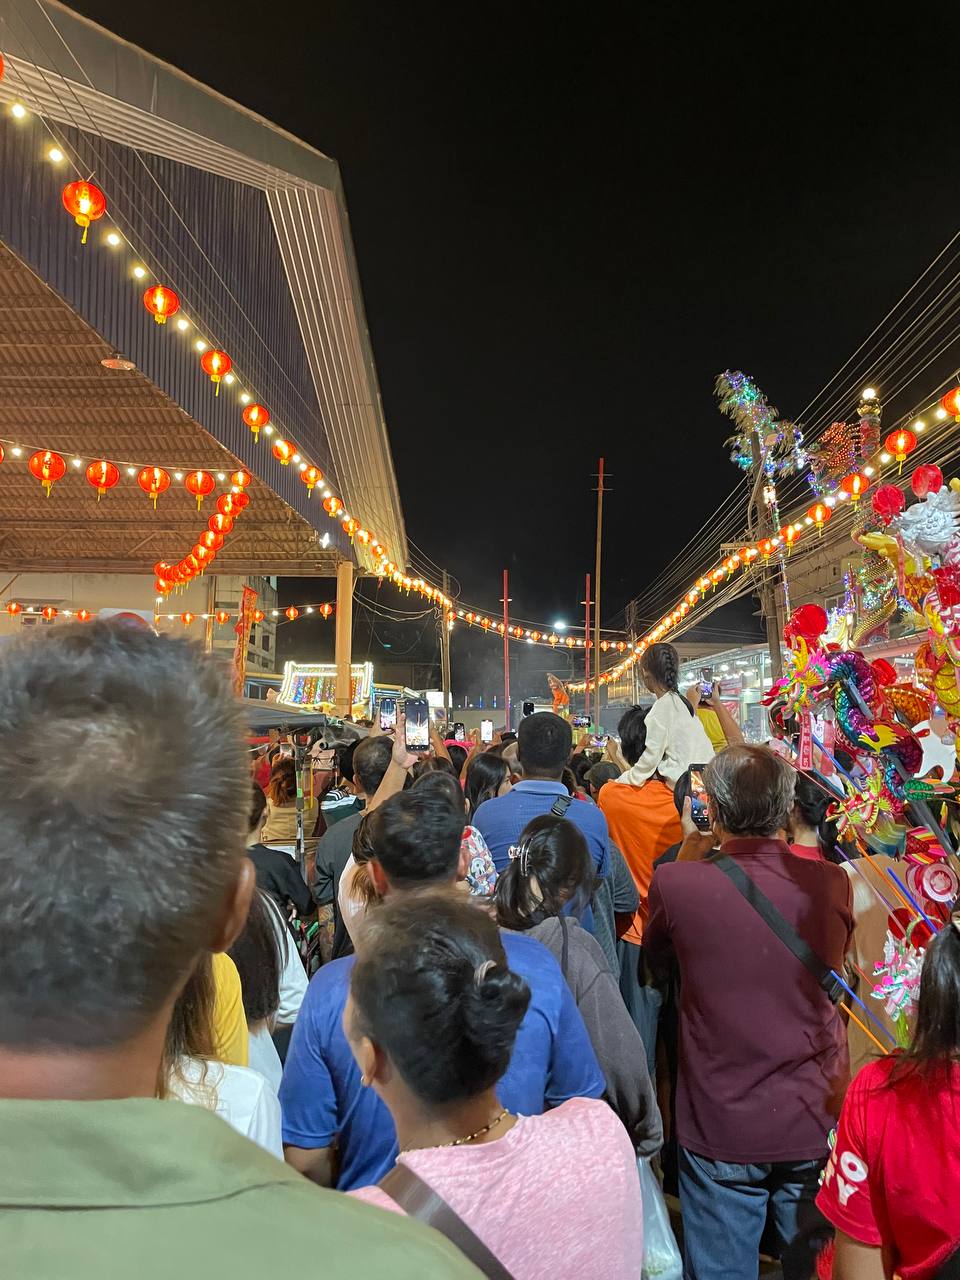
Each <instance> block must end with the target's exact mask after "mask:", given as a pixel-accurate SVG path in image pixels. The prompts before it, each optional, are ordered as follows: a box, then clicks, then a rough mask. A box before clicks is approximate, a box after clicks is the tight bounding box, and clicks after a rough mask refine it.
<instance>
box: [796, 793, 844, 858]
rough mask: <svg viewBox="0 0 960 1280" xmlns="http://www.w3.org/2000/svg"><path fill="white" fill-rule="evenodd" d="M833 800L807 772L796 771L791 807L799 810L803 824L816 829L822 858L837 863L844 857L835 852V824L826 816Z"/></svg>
mask: <svg viewBox="0 0 960 1280" xmlns="http://www.w3.org/2000/svg"><path fill="white" fill-rule="evenodd" d="M834 800H835V797H834V796H830V795H828V794H827V792H826V791H824V789H823V787H818V786H817V784H816V783H815V782H814V781H813V779H812V778H810V777H808V776H807V774H805V773H800V772H799V771H798V772H797V782H796V787H795V788H794V792H793V807H794V809H798V810H799V812H800V816H801V817H802V818H803V822H804V826H807V827H813V829H814V831H816V833H817V840H818V842H819V845H820V852H821V853H822V854H823V856H824V858H826V860H827V861H828V862H838V863H839V862H843V861H844V859H843V858H841V857H840V855H839V854H838V853H837V824H836V823H835V822H832V821H830V820H829V819H828V818H827V810H828V809H829V807H830V806H831V804H833V803H834Z"/></svg>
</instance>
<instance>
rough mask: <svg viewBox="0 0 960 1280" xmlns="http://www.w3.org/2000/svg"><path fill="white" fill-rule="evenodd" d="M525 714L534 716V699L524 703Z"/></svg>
mask: <svg viewBox="0 0 960 1280" xmlns="http://www.w3.org/2000/svg"><path fill="white" fill-rule="evenodd" d="M523 714H524V715H525V716H532V715H533V702H532V701H529V700H528V701H527V702H525V703H524V704H523Z"/></svg>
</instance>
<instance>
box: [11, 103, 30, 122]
mask: <svg viewBox="0 0 960 1280" xmlns="http://www.w3.org/2000/svg"><path fill="white" fill-rule="evenodd" d="M10 114H11V115H12V116H13V117H14V119H15V120H23V119H25V118H26V114H27V108H26V107H25V106H24V105H23V103H22V102H15V103H14V104H13V106H12V107H11V108H10Z"/></svg>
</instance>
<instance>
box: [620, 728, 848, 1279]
mask: <svg viewBox="0 0 960 1280" xmlns="http://www.w3.org/2000/svg"><path fill="white" fill-rule="evenodd" d="M795 779H796V774H795V772H794V770H793V769H792V768H791V767H790V765H789V764H787V762H786V761H785V760H782V759H780V757H779V756H777V755H775V754H774V753H773V752H772V751H770V750H769V749H768V748H766V747H759V746H737V747H728V748H727V750H726V751H722V752H721V753H720V754H719V755H718V756H716V757H715V758H714V759H713V760H712V761H710V763H709V764H707V766H706V768H705V769H704V770H703V786H704V790H705V794H706V804H707V811H708V814H709V817H710V823H711V826H712V829H713V840H715V841H716V843H717V844H718V845H719V852H718V853H717V854H715V855H712V856H709V851H708V850H705V852H707V853H708V856H706V857H705V858H704V859H703V860H702V861H686V860H683V861H681V860H678V861H676V862H674V863H672V864H668V865H663V866H659V867H658V868H657V870H656V871H655V873H654V876H653V882H652V884H651V887H650V896H649V915H648V918H647V922H646V927H645V929H644V935H643V945H644V952H645V954H646V957H647V960H648V962H649V964H650V965H651V968H652V969H653V971H654V972H655V973H657V972H660V973H666V972H669V968H670V962H671V961H672V960H674V959H675V961H676V964H677V967H678V969H679V975H680V1019H679V1040H680V1051H679V1077H678V1085H677V1106H676V1136H677V1141H678V1143H679V1148H680V1151H679V1164H680V1177H679V1182H680V1206H681V1211H682V1214H683V1225H684V1241H685V1249H686V1271H685V1273H684V1274H685V1275H686V1276H687V1277H688V1278H689V1280H720V1278H721V1277H724V1278H725V1277H728V1276H746V1275H756V1273H757V1258H758V1253H759V1248H760V1240H761V1236H763V1234H764V1229H765V1227H766V1226H767V1225H768V1223H769V1225H770V1226H772V1227H773V1228H774V1229H775V1231H776V1235H777V1236H778V1237H779V1243H780V1250H781V1261H782V1268H783V1276H784V1280H800V1278H801V1277H804V1278H806V1277H809V1276H810V1275H811V1274H812V1272H813V1259H814V1255H815V1250H816V1247H817V1246H818V1244H819V1241H817V1240H815V1239H814V1235H815V1233H816V1230H817V1223H818V1222H819V1221H820V1220H819V1218H818V1215H817V1213H816V1210H815V1208H814V1204H813V1202H814V1198H815V1196H816V1194H817V1185H818V1180H819V1177H820V1172H821V1170H822V1169H823V1166H824V1163H825V1161H826V1158H827V1155H828V1142H827V1136H828V1134H829V1132H830V1130H831V1129H832V1128H833V1126H834V1125H835V1124H836V1122H837V1117H838V1115H839V1112H840V1104H841V1101H842V1099H843V1094H844V1090H845V1089H846V1086H847V1082H848V1076H849V1070H848V1059H847V1038H846V1029H845V1027H844V1024H843V1021H842V1019H841V1018H840V1014H839V1011H838V1009H837V1005H836V1003H835V1001H836V999H837V997H838V994H839V991H840V987H839V983H838V982H837V980H836V978H835V976H834V974H836V973H842V971H843V963H844V956H845V955H846V952H847V948H848V946H849V943H850V938H851V935H852V932H853V907H852V901H851V889H850V881H849V879H848V878H847V876H845V875H844V873H843V871H841V870H840V868H839V867H836V866H834V865H832V864H831V863H828V862H824V861H813V860H809V859H804V858H798V857H797V856H796V855H795V854H794V853H792V852H791V851H790V846H789V845H788V844H787V843H786V841H785V840H784V838H783V834H784V831H785V829H786V827H787V825H788V823H789V821H790V814H791V810H792V808H793V800H794V785H795ZM611 785H613V784H611ZM606 790H607V788H605V789H604V791H606ZM691 838H692V837H691ZM700 839H702V840H703V842H704V843H705V844H707V845H709V844H711V843H712V840H711V836H710V835H704V836H702V837H700ZM761 913H763V914H761Z"/></svg>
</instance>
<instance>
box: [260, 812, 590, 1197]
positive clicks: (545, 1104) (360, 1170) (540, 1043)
mask: <svg viewBox="0 0 960 1280" xmlns="http://www.w3.org/2000/svg"><path fill="white" fill-rule="evenodd" d="M368 822H369V823H370V830H369V833H368V832H367V830H366V829H365V830H364V835H365V836H367V835H369V841H368V843H369V844H370V845H371V847H373V848H375V849H376V850H377V856H376V858H374V859H372V860H371V861H370V862H369V864H368V866H369V869H370V875H371V878H372V880H373V883H374V886H375V888H376V889H377V891H378V893H379V894H380V895H381V896H382V897H387V896H389V895H391V894H396V893H405V892H409V891H411V890H413V891H415V890H416V889H418V888H420V887H421V886H424V885H444V884H447V885H449V886H450V889H451V891H455V885H456V882H457V880H458V879H461V880H462V879H463V878H464V877H465V875H466V871H467V862H468V860H469V854H468V853H466V854H462V853H461V838H462V835H463V809H462V808H461V807H460V805H459V804H457V805H454V804H451V802H450V799H449V797H448V796H446V795H445V794H444V793H443V792H441V791H438V790H434V789H430V788H420V787H414V788H413V789H412V790H410V791H404V792H401V793H400V794H399V795H395V796H392V797H391V798H390V799H389V800H385V801H384V802H383V804H381V805H380V806H379V808H377V809H376V810H374V812H373V813H372V814H371V815H370V817H369V819H368ZM373 909H374V910H375V909H376V908H373ZM477 910H478V911H479V910H482V908H481V907H479V906H478V907H477ZM503 945H504V950H505V951H506V953H507V959H508V961H509V963H510V967H511V969H514V970H515V971H516V972H517V973H519V974H520V975H521V977H523V978H524V979H525V980H526V982H527V985H528V986H529V988H530V992H531V996H530V1007H529V1009H528V1010H527V1013H526V1015H525V1017H524V1020H523V1022H522V1023H521V1026H520V1031H519V1032H518V1034H517V1040H516V1044H515V1046H514V1050H513V1055H512V1057H511V1059H510V1066H509V1068H508V1069H507V1073H506V1075H505V1076H504V1077H503V1079H502V1081H501V1083H500V1086H499V1088H498V1090H497V1093H498V1096H499V1097H500V1099H501V1101H502V1103H503V1105H504V1106H505V1107H507V1108H509V1109H510V1110H511V1111H516V1112H519V1113H520V1114H522V1115H539V1114H540V1113H541V1112H543V1111H544V1110H546V1109H547V1108H549V1107H554V1106H558V1105H559V1104H560V1103H561V1102H564V1101H566V1100H567V1099H568V1098H572V1097H591V1098H597V1097H600V1096H602V1094H603V1092H604V1089H605V1082H604V1078H603V1073H602V1072H601V1070H600V1068H599V1066H598V1064H597V1059H596V1055H595V1054H594V1051H593V1047H592V1045H591V1043H590V1039H589V1037H588V1035H587V1031H586V1028H585V1027H584V1025H583V1019H582V1018H581V1017H580V1014H579V1012H578V1010H577V1007H576V1005H575V1003H574V1001H573V997H572V995H571V994H570V989H569V987H568V986H567V984H566V982H565V981H564V978H563V974H562V973H561V971H560V966H559V965H558V964H557V962H556V960H554V958H553V956H552V955H551V954H550V952H549V951H547V949H546V948H545V947H544V946H542V945H541V944H540V943H539V942H537V941H536V939H534V938H530V937H527V936H526V935H524V934H517V933H504V934H503ZM353 963H354V958H353V956H346V957H344V958H343V959H341V960H334V961H332V962H331V963H330V964H326V965H324V966H323V967H322V968H321V969H320V970H319V972H318V973H316V974H315V975H314V977H313V978H312V980H311V982H310V986H309V988H308V990H307V995H306V998H305V1000H304V1002H303V1005H302V1007H301V1009H300V1014H299V1017H298V1018H297V1022H296V1025H295V1027H294V1030H293V1039H292V1041H291V1044H290V1052H289V1054H288V1056H287V1061H286V1064H285V1067H284V1073H283V1083H282V1085H281V1089H280V1101H281V1105H282V1107H283V1140H284V1144H285V1145H284V1153H285V1155H286V1157H287V1159H288V1160H289V1161H290V1163H291V1164H293V1165H294V1167H295V1168H297V1169H300V1170H301V1172H303V1173H305V1174H306V1175H307V1176H308V1177H310V1178H312V1179H314V1180H315V1181H317V1182H320V1183H322V1184H323V1185H326V1186H333V1185H336V1186H337V1187H338V1188H339V1189H340V1190H342V1191H349V1190H350V1189H351V1188H353V1187H364V1186H369V1185H372V1184H373V1183H376V1182H379V1180H380V1179H381V1178H382V1177H383V1176H384V1175H385V1174H386V1173H387V1172H388V1171H389V1170H390V1169H391V1168H392V1167H393V1164H394V1161H395V1159H396V1156H397V1137H396V1130H395V1129H394V1125H393V1120H392V1119H391V1117H390V1113H389V1111H388V1110H387V1108H386V1107H385V1106H384V1104H383V1103H382V1102H381V1101H380V1099H379V1098H378V1096H377V1095H376V1093H375V1092H374V1091H373V1090H372V1089H365V1088H364V1087H363V1082H362V1081H361V1079H360V1074H359V1072H358V1070H357V1065H356V1062H355V1061H354V1058H353V1054H352V1053H351V1052H350V1047H349V1045H348V1044H347V1040H346V1037H345V1035H344V1032H343V1010H344V1006H345V1004H346V1000H347V995H348V992H349V985H350V972H351V969H352V967H353ZM424 1035H425V1036H428V1035H429V1028H425V1029H424Z"/></svg>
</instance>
